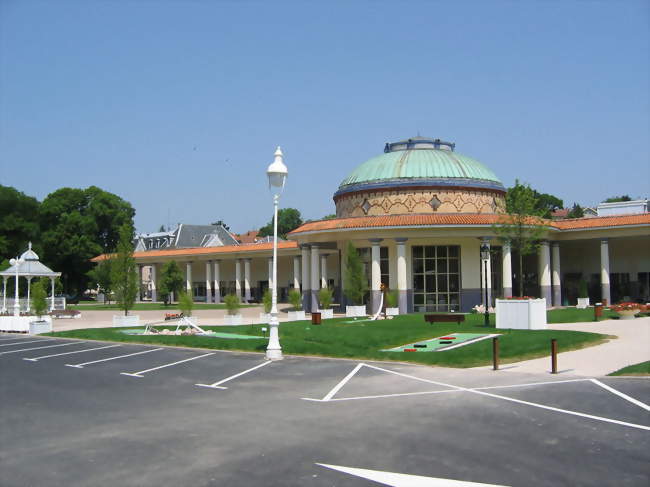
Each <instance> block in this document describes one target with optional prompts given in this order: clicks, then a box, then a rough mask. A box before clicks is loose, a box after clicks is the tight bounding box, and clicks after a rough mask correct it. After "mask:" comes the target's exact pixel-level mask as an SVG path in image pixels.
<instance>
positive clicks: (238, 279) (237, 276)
mask: <svg viewBox="0 0 650 487" xmlns="http://www.w3.org/2000/svg"><path fill="white" fill-rule="evenodd" d="M235 294H236V295H237V297H238V298H239V300H240V301H241V300H242V295H241V259H237V260H235Z"/></svg>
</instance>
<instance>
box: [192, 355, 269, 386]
mask: <svg viewBox="0 0 650 487" xmlns="http://www.w3.org/2000/svg"><path fill="white" fill-rule="evenodd" d="M270 363H271V361H270V360H269V361H267V362H264V363H261V364H259V365H256V366H255V367H253V368H250V369H248V370H244V371H243V372H240V373H239V374H235V375H231V376H230V377H228V378H227V379H223V380H220V381H219V382H215V383H214V384H194V385H196V386H199V387H209V388H210V389H228V388H227V387H222V386H221V385H220V384H223V383H224V382H228V381H229V380H232V379H236V378H237V377H239V376H242V375H244V374H248V373H249V372H252V371H253V370H255V369H259V368H260V367H264V366H265V365H268V364H270Z"/></svg>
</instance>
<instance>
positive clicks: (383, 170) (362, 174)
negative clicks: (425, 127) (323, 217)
mask: <svg viewBox="0 0 650 487" xmlns="http://www.w3.org/2000/svg"><path fill="white" fill-rule="evenodd" d="M454 148H455V145H454V144H452V143H450V142H443V141H441V140H440V139H430V138H425V137H414V138H412V139H407V140H403V141H399V142H394V143H392V144H386V147H385V148H384V153H383V154H381V155H379V156H376V157H373V158H372V159H369V160H368V161H366V162H364V163H363V164H361V165H360V166H359V167H357V168H356V169H355V170H354V171H352V173H351V174H350V175H349V176H348V177H347V178H345V179H344V180H343V182H342V183H341V184H340V186H339V190H338V191H337V193H336V195H339V194H342V193H348V192H353V191H358V190H367V189H383V188H388V187H391V188H394V187H396V186H397V187H399V186H437V187H439V186H459V187H466V188H482V189H492V190H497V191H505V189H504V187H503V184H502V183H501V181H500V180H499V178H497V176H496V175H495V174H494V173H493V172H492V171H491V170H490V169H488V168H487V167H485V166H484V165H483V164H481V163H480V162H478V161H477V160H475V159H472V158H471V157H467V156H463V155H461V154H458V153H456V152H454ZM336 195H335V196H336Z"/></svg>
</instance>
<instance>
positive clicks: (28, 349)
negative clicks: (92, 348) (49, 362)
mask: <svg viewBox="0 0 650 487" xmlns="http://www.w3.org/2000/svg"><path fill="white" fill-rule="evenodd" d="M80 343H83V342H70V343H63V344H61V345H47V346H46V347H32V348H21V349H20V350H10V351H9V352H0V355H5V354H7V353H18V352H28V351H30V350H40V349H42V348H56V347H67V346H68V345H79V344H80Z"/></svg>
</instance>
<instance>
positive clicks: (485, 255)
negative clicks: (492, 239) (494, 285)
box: [481, 242, 490, 326]
mask: <svg viewBox="0 0 650 487" xmlns="http://www.w3.org/2000/svg"><path fill="white" fill-rule="evenodd" d="M481 260H482V261H483V282H484V283H485V284H484V289H485V301H484V302H485V313H484V315H483V326H490V312H489V311H488V309H489V306H490V304H489V303H488V275H487V264H488V261H489V260H490V246H489V245H488V243H487V242H483V243H482V244H481Z"/></svg>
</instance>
